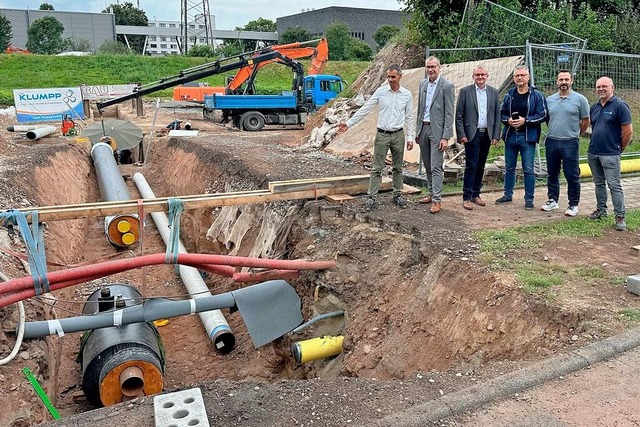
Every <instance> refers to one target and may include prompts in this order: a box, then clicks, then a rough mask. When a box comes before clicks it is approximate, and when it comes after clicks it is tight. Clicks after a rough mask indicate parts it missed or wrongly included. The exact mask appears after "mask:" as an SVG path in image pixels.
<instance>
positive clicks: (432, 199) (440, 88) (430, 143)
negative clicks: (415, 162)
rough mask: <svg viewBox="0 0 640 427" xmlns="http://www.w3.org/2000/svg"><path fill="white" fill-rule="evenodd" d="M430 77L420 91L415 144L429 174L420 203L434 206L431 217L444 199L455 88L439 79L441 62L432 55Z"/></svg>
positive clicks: (426, 66) (443, 79)
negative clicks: (445, 165)
mask: <svg viewBox="0 0 640 427" xmlns="http://www.w3.org/2000/svg"><path fill="white" fill-rule="evenodd" d="M425 68H426V70H427V78H425V79H422V81H420V86H419V89H418V114H417V117H416V118H417V120H416V123H417V125H416V135H417V136H416V143H418V145H420V155H421V156H422V163H424V166H425V169H426V171H427V186H428V187H429V195H428V196H427V197H425V198H424V199H421V200H420V201H419V202H418V203H431V209H430V210H429V211H430V212H431V213H432V214H436V213H438V212H440V211H441V210H442V207H441V204H440V203H441V196H440V193H442V181H443V178H444V167H443V160H444V150H446V148H447V147H448V145H449V139H450V138H451V137H453V116H454V110H455V105H454V98H455V89H454V87H453V84H451V82H449V81H448V80H446V79H445V78H444V77H441V76H440V60H439V59H438V58H437V57H435V56H430V57H428V58H427V60H426V61H425Z"/></svg>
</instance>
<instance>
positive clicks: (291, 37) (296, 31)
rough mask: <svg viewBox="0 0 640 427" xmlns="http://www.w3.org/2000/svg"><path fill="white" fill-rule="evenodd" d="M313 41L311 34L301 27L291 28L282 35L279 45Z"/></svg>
mask: <svg viewBox="0 0 640 427" xmlns="http://www.w3.org/2000/svg"><path fill="white" fill-rule="evenodd" d="M307 40H311V34H310V33H309V31H307V30H305V29H304V28H302V27H300V26H295V27H289V28H287V29H286V30H284V31H283V32H282V34H280V39H279V40H278V43H280V44H287V43H295V42H306V41H307Z"/></svg>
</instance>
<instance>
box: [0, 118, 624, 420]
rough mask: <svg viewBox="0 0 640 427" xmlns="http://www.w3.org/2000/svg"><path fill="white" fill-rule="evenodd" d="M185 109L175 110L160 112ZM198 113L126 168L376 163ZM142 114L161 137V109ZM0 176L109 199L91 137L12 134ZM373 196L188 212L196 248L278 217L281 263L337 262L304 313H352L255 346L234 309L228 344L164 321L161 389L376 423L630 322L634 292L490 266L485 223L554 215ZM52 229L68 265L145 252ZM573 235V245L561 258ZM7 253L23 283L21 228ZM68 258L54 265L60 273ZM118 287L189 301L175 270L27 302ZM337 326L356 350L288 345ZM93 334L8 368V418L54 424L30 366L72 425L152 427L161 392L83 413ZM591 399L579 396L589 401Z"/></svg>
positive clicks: (238, 175)
mask: <svg viewBox="0 0 640 427" xmlns="http://www.w3.org/2000/svg"><path fill="white" fill-rule="evenodd" d="M179 114H180V113H179V112H169V113H162V114H161V115H160V116H159V119H158V120H159V123H164V122H167V123H168V122H170V121H171V120H173V118H175V117H176V116H177V115H179ZM190 119H191V122H192V124H195V127H197V128H199V129H200V135H199V136H198V137H197V138H169V137H166V136H165V137H158V136H154V142H153V145H152V147H151V150H150V152H149V153H148V159H147V163H146V165H144V166H134V165H125V166H123V167H122V173H123V175H124V176H125V177H130V176H131V175H132V174H133V173H134V172H136V171H141V172H143V173H144V174H145V176H146V177H147V180H148V181H149V182H150V184H151V185H152V187H153V188H154V191H155V192H156V195H157V196H184V195H190V194H202V193H212V192H222V191H224V192H231V191H246V190H254V189H265V188H266V187H267V185H268V182H269V181H276V180H284V179H298V178H313V177H328V176H342V175H355V174H363V173H367V172H366V170H365V169H364V168H363V166H362V165H360V164H356V163H351V162H349V161H346V160H344V159H337V158H334V157H332V156H329V155H327V154H325V153H322V152H316V151H300V150H297V149H296V148H297V147H298V146H299V145H300V143H301V136H302V134H303V133H304V131H300V130H298V131H296V130H293V131H291V130H282V129H270V130H268V131H264V132H259V133H255V134H254V133H247V132H236V131H233V130H231V129H228V128H225V127H222V126H220V125H215V124H211V123H208V122H204V121H197V120H195V119H192V118H190ZM135 121H136V123H138V125H139V126H140V127H142V128H143V129H144V130H146V131H147V132H148V131H149V126H150V122H151V119H150V117H145V118H142V119H140V120H138V119H136V120H135ZM0 171H1V172H2V174H1V176H0V208H12V207H27V206H34V207H35V206H46V205H57V204H75V203H86V202H92V201H97V200H99V191H98V188H97V184H96V178H95V172H94V171H93V168H92V165H91V163H90V158H89V155H88V147H87V145H86V144H82V143H77V142H74V141H73V140H71V139H66V138H61V137H50V138H45V139H43V140H40V141H38V142H30V141H25V140H23V139H22V138H21V137H20V136H18V135H12V134H7V133H4V134H2V135H1V136H0ZM127 183H128V185H129V190H130V192H131V194H132V198H137V197H139V195H138V194H137V192H136V191H137V190H136V189H135V188H134V186H133V185H131V183H130V180H127ZM414 198H417V196H414ZM361 203H362V202H361V200H360V199H356V200H355V201H353V202H349V203H346V204H344V205H331V204H329V203H328V202H327V201H325V200H317V201H316V200H311V201H307V202H279V203H273V204H269V205H265V206H259V207H254V208H249V207H244V208H241V209H240V210H238V211H237V212H236V214H237V215H236V216H235V217H236V222H240V220H239V218H240V217H241V216H242V215H246V216H247V217H249V218H251V221H250V225H251V227H249V228H248V230H246V232H245V233H244V234H243V235H242V239H239V240H238V239H237V238H236V239H235V240H234V241H233V242H232V240H233V239H231V238H230V236H229V235H228V234H224V233H218V234H216V235H214V236H209V237H208V238H207V230H209V228H210V226H211V224H212V223H213V222H214V221H215V219H216V218H218V217H219V216H221V215H226V214H227V211H225V210H224V209H206V208H203V209H198V210H193V211H187V212H185V214H184V215H183V219H182V223H181V227H182V228H181V231H182V237H183V242H184V244H185V246H186V247H187V249H188V250H189V251H190V252H198V253H222V254H226V253H233V254H238V255H248V254H250V253H254V252H255V251H256V248H257V249H260V250H263V249H264V248H263V247H262V246H263V241H261V240H260V238H259V233H258V232H257V230H258V229H259V228H260V227H263V226H272V227H274V232H277V233H280V234H279V235H280V236H281V237H282V238H280V239H276V240H275V241H273V242H272V244H271V246H270V247H269V250H270V251H271V253H273V254H274V256H278V257H282V258H289V259H298V258H307V259H313V260H336V261H337V267H336V268H334V269H331V270H328V271H323V272H309V273H303V274H301V276H300V278H299V279H296V280H294V281H292V284H293V286H294V287H295V289H296V291H297V292H298V294H299V295H300V297H301V298H302V301H303V306H302V313H303V316H304V317H305V319H308V318H311V317H313V316H314V315H315V314H317V313H324V312H328V311H333V310H336V309H343V310H345V312H346V316H345V317H344V318H338V319H334V320H333V321H329V322H321V323H318V324H317V325H316V326H314V327H312V328H309V329H306V330H305V331H303V333H300V334H297V335H293V334H288V335H286V336H284V337H283V338H281V339H279V340H276V341H275V342H273V343H271V344H268V345H266V346H264V347H261V348H258V349H256V348H254V347H253V345H252V343H251V340H250V337H249V335H248V333H247V331H246V328H245V327H244V324H243V321H242V318H241V317H240V315H239V313H233V314H231V313H225V314H227V320H228V321H229V324H230V326H231V328H232V329H233V331H234V333H235V334H236V345H235V348H234V350H233V351H232V352H231V353H230V354H228V355H221V354H219V353H217V352H216V351H215V350H214V348H213V347H212V345H211V343H210V342H209V341H208V340H207V338H206V334H205V333H204V330H203V328H202V326H201V324H200V323H199V319H198V317H197V316H183V317H178V318H174V319H171V320H170V321H169V323H168V324H167V325H166V326H162V327H160V328H159V330H160V335H161V337H162V340H163V342H164V345H165V350H166V365H165V370H164V387H163V389H164V390H165V391H172V390H178V389H183V388H188V387H192V386H200V387H201V388H202V389H203V390H206V391H209V392H210V393H209V394H208V395H209V396H215V397H213V398H212V399H211V401H208V402H207V409H208V416H209V419H210V422H211V423H212V425H243V426H250V427H251V426H256V427H257V426H263V425H313V424H315V425H327V426H342V425H366V424H367V423H368V422H370V421H371V420H375V419H378V418H381V417H383V416H385V415H388V414H390V413H393V412H397V411H400V410H402V409H403V408H407V407H410V406H412V405H414V404H416V403H418V402H420V401H424V400H428V399H431V398H436V397H438V396H441V395H443V394H446V393H449V392H451V391H454V390H458V389H460V388H463V387H467V386H469V385H472V384H474V383H476V382H477V381H482V380H483V379H487V378H492V377H494V376H496V375H499V374H501V373H504V372H509V371H511V370H513V369H516V368H518V367H519V366H522V365H524V364H527V363H530V362H531V361H536V360H540V359H541V358H545V357H549V356H551V355H554V354H557V353H561V352H564V351H568V350H571V349H574V348H576V346H579V345H583V344H585V343H588V342H590V341H593V340H596V339H599V338H601V337H603V336H608V335H611V334H614V333H616V332H618V331H620V330H622V329H624V328H627V327H629V326H631V325H630V324H629V323H625V322H623V321H621V319H620V316H619V315H618V313H619V312H620V311H621V310H623V309H627V308H633V307H634V306H635V305H637V304H636V303H637V301H636V300H635V299H632V298H629V297H628V293H627V292H626V290H625V289H624V287H623V286H621V285H617V286H614V285H611V284H607V281H606V280H605V279H603V280H602V282H603V283H597V286H596V285H594V284H593V283H584V282H581V281H579V280H569V281H568V282H565V284H564V285H563V287H562V289H558V292H557V298H556V299H555V300H545V299H544V298H540V297H538V296H536V295H533V294H529V293H526V292H523V291H522V289H521V287H520V285H519V283H518V282H517V280H516V279H515V277H514V276H513V275H512V274H508V273H504V272H497V273H496V272H494V271H493V270H492V268H491V267H490V266H488V265H486V264H484V263H483V262H482V261H481V259H480V258H479V256H478V244H477V243H476V241H475V240H474V237H473V233H474V231H477V230H481V229H485V228H504V227H511V226H515V225H518V224H520V223H535V222H538V221H547V220H548V218H546V217H544V216H542V215H538V216H534V215H528V216H525V215H522V213H519V214H518V215H519V216H516V217H515V218H514V219H513V220H512V221H506V220H503V221H496V220H495V218H496V216H495V215H491V212H488V213H487V214H486V215H470V214H469V213H467V212H465V211H463V210H462V209H461V207H459V206H458V205H460V203H459V201H458V198H455V201H454V200H453V199H452V201H451V203H450V204H449V203H448V204H447V205H446V206H445V207H446V209H445V211H444V212H443V213H442V214H440V215H429V214H428V213H427V210H426V208H425V207H424V206H423V205H419V204H416V203H411V204H410V205H409V207H408V208H407V209H405V210H400V209H398V208H396V207H395V206H393V204H392V203H391V197H390V196H389V195H384V196H383V197H382V205H381V207H380V208H379V209H378V210H376V211H375V212H374V213H372V214H370V215H364V214H361V213H360V212H359V208H360V205H361ZM225 209H226V208H225ZM512 209H514V212H516V211H515V209H516V208H515V207H514V208H512ZM503 215H504V212H503ZM269 221H273V224H276V226H274V225H270V224H268V222H269ZM148 223H149V224H150V220H149V221H148ZM265 224H266V225H265ZM45 239H46V248H47V260H48V261H49V262H55V263H58V264H62V265H75V264H79V263H94V262H99V261H101V260H105V259H107V258H108V257H114V256H117V257H128V256H131V251H127V250H118V249H116V248H114V247H112V246H111V245H109V244H108V243H107V241H106V239H105V237H104V233H103V224H102V219H101V218H90V219H79V220H70V221H64V222H61V221H54V222H50V223H47V224H46V238H45ZM635 240H637V236H633V235H632V233H617V234H615V233H614V232H611V233H606V234H605V236H604V237H601V238H581V239H566V240H563V241H561V242H560V241H557V240H554V241H551V242H549V243H548V244H547V246H545V247H543V248H539V249H536V250H534V251H531V250H529V251H519V252H514V253H513V254H510V256H511V257H513V258H514V259H516V258H517V257H530V258H531V259H532V260H535V259H540V258H542V257H545V256H546V257H547V258H551V259H552V260H553V262H555V263H558V264H562V265H565V266H567V268H571V267H576V266H582V265H584V264H585V260H592V259H593V260H595V259H597V263H598V265H601V264H603V263H606V264H607V265H608V266H609V270H610V273H611V274H614V275H624V274H630V273H632V269H633V268H635V267H637V266H634V265H633V263H634V261H633V260H632V259H631V260H630V259H629V258H621V257H619V256H617V254H618V253H621V252H623V251H624V252H625V253H626V252H628V248H629V246H631V245H632V244H634V242H635ZM231 243H233V244H231ZM567 246H570V247H572V248H573V250H572V251H570V252H567V251H563V250H562V248H563V247H567ZM0 247H1V248H2V250H3V252H2V253H1V254H0V271H2V272H3V273H4V274H6V275H7V276H9V277H11V278H13V277H21V276H24V275H25V274H26V272H25V265H24V262H23V261H21V260H20V258H19V257H18V256H16V255H15V254H14V253H17V254H21V253H23V252H22V251H23V246H22V244H21V239H20V238H19V236H16V235H14V236H10V235H8V234H7V233H6V231H5V230H2V231H0ZM164 250H165V247H164V244H163V243H162V240H161V239H160V237H159V235H158V233H157V231H155V229H154V228H153V226H151V225H149V226H148V227H147V229H146V230H145V234H144V241H143V245H139V246H137V247H135V248H132V251H133V252H134V253H136V254H138V253H141V252H142V253H156V252H164ZM9 251H11V252H9ZM58 268H61V267H59V266H56V265H54V264H50V265H49V269H50V271H52V270H55V269H58ZM205 279H206V282H207V285H208V286H209V288H210V289H211V290H212V292H214V293H219V292H225V291H229V290H233V289H236V288H237V287H238V286H240V285H238V284H234V283H231V282H230V281H229V280H226V279H223V278H220V277H216V276H214V275H207V276H206V278H205ZM111 282H123V283H129V284H132V285H135V286H137V287H138V288H139V289H140V290H141V292H142V294H143V296H145V297H151V296H167V297H174V298H180V297H183V296H184V294H185V290H184V289H183V287H182V285H181V283H180V280H179V278H177V277H176V276H175V274H174V272H173V268H172V267H170V266H160V267H148V268H145V269H143V270H138V271H132V272H129V273H122V274H118V275H113V276H110V277H108V278H105V279H99V280H96V281H92V282H88V283H86V284H82V285H79V286H75V287H70V288H67V289H64V290H61V291H56V292H55V293H54V295H53V296H52V298H55V300H56V302H55V304H53V303H52V301H53V300H52V299H51V298H41V299H37V300H36V299H32V300H29V301H28V302H27V313H28V314H27V318H28V319H30V320H33V319H36V318H43V317H44V316H48V317H54V316H60V317H67V316H70V315H77V314H78V313H79V312H81V310H82V306H83V304H84V302H85V301H86V298H87V297H88V295H89V294H90V293H91V292H93V291H94V290H96V289H99V288H100V286H102V285H104V284H106V283H111ZM16 319H17V316H16V314H15V309H14V308H12V307H10V308H6V309H4V308H3V309H0V324H1V325H2V331H0V350H1V352H2V355H6V354H8V353H9V351H10V349H11V347H12V346H13V342H14V338H13V336H12V334H11V333H9V331H10V330H12V329H13V328H14V327H15V321H16ZM328 334H331V335H333V334H339V335H344V336H345V341H344V345H343V351H342V354H341V355H339V356H337V357H335V358H333V359H330V360H320V361H316V362H311V363H308V364H304V365H297V364H296V363H295V361H294V360H293V358H292V357H291V353H290V350H289V347H290V345H291V344H292V343H293V342H295V341H298V340H301V339H306V338H311V337H314V336H322V335H328ZM79 340H80V334H79V333H72V334H67V335H65V336H64V337H49V338H47V339H39V340H30V341H27V342H25V343H23V345H22V348H21V352H20V354H19V356H18V357H17V358H16V359H15V360H14V361H13V362H11V363H9V364H8V365H6V366H3V367H0V390H2V393H1V394H0V404H2V405H3V406H4V407H5V408H12V410H11V411H2V413H1V414H0V425H7V426H26V425H33V424H36V423H39V422H43V421H46V420H47V419H50V418H49V416H48V414H47V413H46V411H45V410H44V409H43V407H42V405H41V404H40V403H39V400H38V398H37V396H36V395H35V393H34V392H33V390H32V389H31V386H30V385H29V384H28V383H27V382H26V381H25V379H24V376H23V375H22V373H21V371H20V370H21V369H22V368H23V367H25V366H27V367H29V368H30V369H31V370H32V371H33V372H34V374H35V375H36V377H37V378H38V379H39V380H40V381H41V383H42V384H43V386H44V388H45V390H46V391H47V393H48V394H49V396H50V398H51V399H52V402H53V404H54V405H55V407H56V408H57V409H58V411H59V412H60V414H61V415H62V417H63V419H65V420H67V421H66V422H64V421H63V422H62V423H59V424H57V425H79V426H80V425H83V426H84V425H93V426H96V425H102V424H104V425H106V423H107V422H108V423H110V425H112V424H113V423H128V424H130V425H140V426H143V425H152V424H153V412H152V411H153V409H152V406H151V405H150V404H149V403H150V399H149V398H141V399H137V400H134V401H131V402H125V403H123V404H121V405H116V406H114V407H112V408H110V409H109V411H107V412H105V411H98V412H89V413H85V411H88V410H90V409H92V406H91V405H90V404H89V403H88V402H87V401H86V400H85V399H84V398H83V394H82V390H81V384H82V375H83V373H82V372H81V369H80V366H79V365H78V364H77V363H76V361H75V358H76V355H77V352H78V349H79ZM580 404H581V403H580V401H579V400H577V401H576V402H575V404H574V405H575V406H579V405H580ZM81 413H82V414H83V415H82V416H81V417H77V416H76V417H74V415H75V414H81ZM106 417H109V419H108V420H107V419H106ZM576 417H578V415H576ZM577 419H578V418H576V420H577ZM576 420H574V421H576ZM567 422H568V423H569V424H570V425H571V420H568V421H567ZM573 425H580V424H579V422H577V421H576V423H575V424H573Z"/></svg>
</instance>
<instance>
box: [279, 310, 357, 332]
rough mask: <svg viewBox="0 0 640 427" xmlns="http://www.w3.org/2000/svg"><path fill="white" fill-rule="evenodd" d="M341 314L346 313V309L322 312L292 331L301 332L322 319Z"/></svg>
mask: <svg viewBox="0 0 640 427" xmlns="http://www.w3.org/2000/svg"><path fill="white" fill-rule="evenodd" d="M341 315H344V310H336V311H332V312H330V313H324V314H320V315H318V316H316V317H314V318H313V319H311V320H309V321H308V322H305V323H303V324H302V325H300V326H298V327H297V328H295V329H294V330H293V331H291V332H292V333H294V334H296V333H298V332H300V331H301V330H303V329H305V328H307V327H309V326H311V325H313V324H314V323H316V322H319V321H320V320H322V319H328V318H330V317H336V316H341Z"/></svg>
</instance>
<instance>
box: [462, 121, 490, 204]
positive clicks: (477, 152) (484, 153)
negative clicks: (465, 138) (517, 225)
mask: <svg viewBox="0 0 640 427" xmlns="http://www.w3.org/2000/svg"><path fill="white" fill-rule="evenodd" d="M489 148H491V140H490V139H489V133H488V132H487V131H484V132H476V134H475V135H474V137H473V139H472V140H471V141H469V142H467V143H466V144H464V154H465V160H464V162H465V167H464V180H463V183H462V200H471V199H475V198H476V197H480V189H481V188H482V179H483V178H484V165H485V163H487V157H488V156H489Z"/></svg>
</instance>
